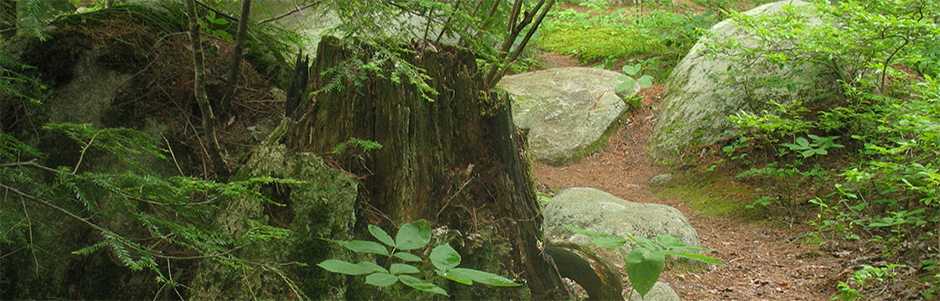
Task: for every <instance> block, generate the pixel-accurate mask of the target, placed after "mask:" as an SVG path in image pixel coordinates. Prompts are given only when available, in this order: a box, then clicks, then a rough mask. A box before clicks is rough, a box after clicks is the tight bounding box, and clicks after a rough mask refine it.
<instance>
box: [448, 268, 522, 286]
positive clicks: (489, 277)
mask: <svg viewBox="0 0 940 301" xmlns="http://www.w3.org/2000/svg"><path fill="white" fill-rule="evenodd" d="M450 272H451V274H452V275H459V276H460V278H462V279H467V280H470V284H473V282H474V281H476V282H479V283H483V284H486V285H492V286H520V285H522V284H519V283H515V282H513V281H512V280H510V279H509V278H506V277H503V276H500V275H496V274H493V273H488V272H484V271H480V270H474V269H465V268H455V269H453V270H451V271H450ZM448 279H449V278H448ZM458 282H460V281H458ZM461 283H463V282H461Z"/></svg>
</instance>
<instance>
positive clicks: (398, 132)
mask: <svg viewBox="0 0 940 301" xmlns="http://www.w3.org/2000/svg"><path fill="white" fill-rule="evenodd" d="M416 47H417V46H416ZM416 50H423V51H418V52H417V53H419V55H415V56H413V57H412V63H413V64H415V65H416V66H419V67H421V68H424V69H425V70H426V71H427V74H428V76H430V78H431V79H430V80H429V81H428V83H429V84H430V85H431V86H432V87H433V88H434V89H435V90H436V91H438V92H439V94H438V95H435V96H432V97H433V99H434V101H433V102H429V101H427V100H425V99H423V98H422V96H421V94H420V93H421V92H420V91H419V90H418V89H417V88H416V87H414V86H412V85H408V84H404V83H395V82H393V81H392V80H390V79H388V77H387V76H386V77H380V76H375V75H372V76H367V77H366V78H365V79H362V80H361V82H359V83H358V84H354V83H353V82H352V79H343V80H344V81H345V82H344V83H343V85H342V86H343V87H345V88H344V89H330V90H322V91H320V92H319V93H318V94H317V100H316V101H315V103H304V104H301V105H300V108H299V112H298V116H299V118H298V120H297V122H296V123H295V124H294V125H293V127H292V128H291V129H290V130H289V131H288V134H287V137H286V143H287V145H288V146H289V147H291V148H293V149H294V150H295V151H311V152H315V153H318V154H331V151H332V149H333V147H334V146H336V145H338V144H340V143H343V142H346V141H348V140H349V139H350V138H358V139H365V140H371V141H375V142H378V143H380V144H381V145H382V146H383V147H382V148H381V149H378V150H372V151H369V152H366V153H362V152H348V151H347V152H345V153H341V154H335V155H330V156H331V158H329V159H330V160H331V161H332V162H334V164H336V165H337V166H339V167H340V168H342V169H344V170H345V171H347V172H350V173H352V174H354V175H357V176H358V177H360V178H361V186H360V188H361V189H360V190H359V196H358V202H359V203H360V204H361V206H360V208H363V209H362V210H361V212H359V213H358V215H359V216H360V218H358V219H357V220H358V221H359V225H357V227H358V228H360V229H362V228H364V227H365V225H366V224H377V225H386V226H388V225H389V224H391V225H392V226H398V225H400V224H402V223H406V222H410V221H414V220H418V219H424V220H427V221H428V222H430V223H431V224H432V225H433V226H435V227H441V226H447V227H448V228H449V229H451V230H458V231H460V233H462V234H464V237H470V236H472V234H473V233H477V232H479V231H480V230H483V229H492V231H494V232H496V233H495V237H497V238H499V239H501V240H505V241H507V242H508V245H510V246H512V251H511V258H497V257H495V256H494V258H497V259H498V260H502V261H505V262H506V266H508V267H509V269H510V271H508V273H513V274H514V275H507V276H510V277H514V276H515V277H519V278H522V279H524V281H525V284H526V285H527V286H528V288H529V289H530V290H531V298H532V299H535V300H560V299H573V295H571V293H570V292H568V291H567V288H566V287H565V285H564V284H563V282H562V281H561V277H560V276H559V275H558V272H557V270H556V269H555V268H554V266H553V265H552V264H551V261H550V259H548V258H546V257H545V255H544V254H542V252H541V249H540V244H541V231H540V229H541V222H542V217H541V215H540V214H539V207H538V203H537V201H536V198H535V193H534V190H533V185H532V180H531V177H530V174H529V173H530V171H529V167H528V164H527V158H526V156H525V153H524V148H523V147H522V146H523V145H524V140H523V137H522V136H521V135H519V134H518V133H517V132H516V129H515V127H514V125H513V123H512V119H511V110H510V106H509V102H508V98H507V97H506V96H504V95H500V94H498V93H493V92H491V91H489V90H488V89H487V88H486V83H485V82H484V80H483V78H482V76H481V74H480V72H478V71H477V70H476V66H477V65H476V61H475V59H476V57H475V56H474V55H473V53H471V52H470V51H468V50H465V49H460V48H456V47H453V46H448V45H439V46H438V47H435V49H433V50H429V49H416ZM358 56H361V57H365V58H368V57H371V50H370V49H368V47H365V46H359V45H355V44H354V43H353V44H347V43H345V42H343V41H340V40H338V39H336V38H330V37H325V38H323V39H322V41H321V42H320V46H319V47H318V53H317V56H316V61H315V62H314V64H313V68H312V71H311V74H312V75H313V79H312V81H313V90H314V91H318V90H320V89H322V88H323V87H325V86H327V85H328V84H329V83H330V81H331V80H332V78H329V77H324V76H323V74H324V71H327V70H330V69H334V68H335V67H337V66H341V68H342V71H343V72H356V70H351V69H355V68H350V66H348V65H344V63H345V62H347V61H348V60H351V59H354V58H357V57H358ZM352 78H356V77H352ZM466 240H472V238H466ZM468 245H469V244H468ZM467 248H470V247H469V246H468V247H467ZM475 252H481V250H476V251H475ZM491 272H501V273H507V272H506V271H491Z"/></svg>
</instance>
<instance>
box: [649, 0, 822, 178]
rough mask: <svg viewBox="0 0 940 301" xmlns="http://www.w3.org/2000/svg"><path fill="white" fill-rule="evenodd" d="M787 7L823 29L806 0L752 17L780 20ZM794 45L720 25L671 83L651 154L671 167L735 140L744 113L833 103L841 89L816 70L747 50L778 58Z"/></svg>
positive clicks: (779, 5)
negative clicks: (795, 103)
mask: <svg viewBox="0 0 940 301" xmlns="http://www.w3.org/2000/svg"><path fill="white" fill-rule="evenodd" d="M785 7H793V8H795V9H796V11H797V12H798V13H799V16H798V17H797V18H799V19H803V20H805V21H804V22H807V24H810V25H816V24H822V21H820V20H819V18H818V17H816V16H815V13H814V11H815V10H814V6H813V4H810V3H807V2H803V1H789V0H788V1H780V2H775V3H770V4H765V5H762V6H759V7H757V8H754V9H752V10H749V11H747V12H745V13H744V14H745V15H747V16H766V15H775V14H780V13H782V12H784V11H785V9H784V8H785ZM790 13H792V12H790ZM790 43H791V41H768V40H762V39H759V38H757V37H756V35H754V34H753V33H751V32H749V31H746V30H742V29H741V27H739V26H738V25H736V24H735V23H734V22H733V21H732V20H725V21H722V22H720V23H718V24H716V25H715V26H714V27H712V28H711V30H710V33H709V34H706V35H705V37H703V38H702V39H701V40H699V42H698V43H696V45H695V46H694V47H692V50H691V51H689V54H688V55H686V56H685V58H683V59H682V61H680V62H679V64H678V65H677V66H676V68H675V69H674V70H673V72H672V74H670V76H669V78H668V79H667V81H666V95H665V97H664V99H663V105H662V109H661V112H660V115H659V122H658V123H657V124H656V127H655V129H654V130H653V133H652V135H651V136H650V141H649V151H650V155H652V156H653V157H655V158H657V159H660V160H663V161H665V162H670V161H674V160H675V159H678V158H681V156H682V155H684V154H685V153H686V152H688V151H689V150H690V149H693V148H695V147H698V146H703V145H708V144H712V143H715V142H717V141H719V140H722V139H726V138H730V137H734V136H735V135H736V134H737V133H739V129H738V128H737V127H736V126H735V125H734V124H733V123H732V122H731V120H730V119H729V116H731V115H734V114H736V113H738V112H740V111H742V110H743V111H748V112H751V113H759V112H761V111H762V110H771V109H772V108H773V103H774V102H776V103H781V104H787V103H790V102H791V101H792V100H800V101H802V102H804V103H816V102H819V101H823V100H826V99H831V96H832V95H834V94H835V93H837V90H836V88H838V86H837V85H836V84H835V82H834V81H832V80H831V79H830V78H829V77H828V76H827V75H825V74H824V73H823V72H820V71H819V70H817V69H816V68H814V67H813V66H812V65H810V64H808V63H807V64H804V65H801V66H795V67H786V66H784V67H781V65H778V64H775V63H771V62H769V61H768V60H767V59H765V58H764V57H763V56H762V55H759V54H755V53H753V52H748V51H742V50H743V49H748V48H753V49H759V50H760V51H761V53H774V52H776V51H777V50H775V49H784V48H786V47H789V46H790ZM716 45H725V46H716ZM727 45H736V46H731V47H730V48H728V47H726V46H727ZM827 83H832V84H827Z"/></svg>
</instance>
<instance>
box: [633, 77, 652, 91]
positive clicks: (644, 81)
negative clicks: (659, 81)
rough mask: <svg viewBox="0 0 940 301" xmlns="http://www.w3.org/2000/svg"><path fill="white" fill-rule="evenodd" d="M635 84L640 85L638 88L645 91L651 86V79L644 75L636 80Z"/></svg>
mask: <svg viewBox="0 0 940 301" xmlns="http://www.w3.org/2000/svg"><path fill="white" fill-rule="evenodd" d="M636 82H637V84H639V85H640V88H643V89H646V88H649V87H652V86H653V77H652V76H650V75H644V76H641V77H640V78H638V79H637V80H636Z"/></svg>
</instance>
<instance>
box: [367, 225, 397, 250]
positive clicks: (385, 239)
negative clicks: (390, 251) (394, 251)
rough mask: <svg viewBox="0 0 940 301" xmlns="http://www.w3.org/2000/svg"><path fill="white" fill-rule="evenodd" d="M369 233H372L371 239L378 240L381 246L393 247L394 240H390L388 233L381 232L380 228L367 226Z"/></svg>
mask: <svg viewBox="0 0 940 301" xmlns="http://www.w3.org/2000/svg"><path fill="white" fill-rule="evenodd" d="M369 233H372V237H375V239H378V240H379V241H381V242H382V243H383V244H385V245H387V246H390V247H394V246H395V240H394V239H392V236H391V235H388V232H385V230H382V228H379V227H378V226H376V225H369Z"/></svg>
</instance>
